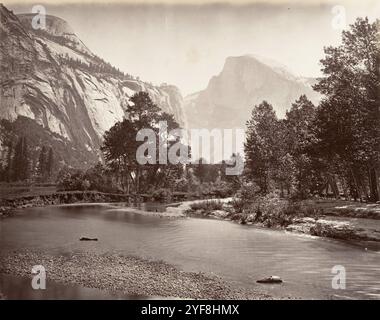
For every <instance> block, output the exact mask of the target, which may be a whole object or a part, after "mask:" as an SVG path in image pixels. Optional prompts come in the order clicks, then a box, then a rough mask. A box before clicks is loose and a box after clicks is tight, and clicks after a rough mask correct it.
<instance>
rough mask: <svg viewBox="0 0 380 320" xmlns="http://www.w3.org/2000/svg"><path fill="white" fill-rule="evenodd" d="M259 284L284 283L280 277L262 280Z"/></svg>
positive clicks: (258, 281)
mask: <svg viewBox="0 0 380 320" xmlns="http://www.w3.org/2000/svg"><path fill="white" fill-rule="evenodd" d="M256 282H257V283H282V279H281V278H280V277H278V276H270V277H268V278H264V279H260V280H257V281H256Z"/></svg>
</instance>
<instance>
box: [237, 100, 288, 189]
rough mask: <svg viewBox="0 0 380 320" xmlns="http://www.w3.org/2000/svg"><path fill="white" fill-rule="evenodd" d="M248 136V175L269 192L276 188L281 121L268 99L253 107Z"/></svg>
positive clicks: (246, 161) (246, 151) (246, 173)
mask: <svg viewBox="0 0 380 320" xmlns="http://www.w3.org/2000/svg"><path fill="white" fill-rule="evenodd" d="M246 136H247V138H246V142H245V144H244V150H245V163H246V167H245V169H246V171H245V175H246V177H247V178H248V179H251V180H252V181H253V182H254V183H256V184H257V185H258V186H259V188H260V192H261V193H264V194H265V193H267V192H269V190H270V189H272V188H273V187H274V185H273V181H274V179H275V175H276V168H277V167H278V161H279V154H280V150H281V139H280V137H281V133H280V126H279V121H278V119H277V116H276V113H275V111H274V110H273V107H272V106H271V105H270V104H269V103H268V102H266V101H263V102H262V103H261V104H259V105H258V106H256V107H255V108H254V109H253V111H252V115H251V119H250V120H249V121H248V122H247V132H246Z"/></svg>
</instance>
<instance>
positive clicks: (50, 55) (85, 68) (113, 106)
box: [0, 5, 185, 162]
mask: <svg viewBox="0 0 380 320" xmlns="http://www.w3.org/2000/svg"><path fill="white" fill-rule="evenodd" d="M32 18H33V15H29V14H26V15H18V16H16V15H14V14H13V13H12V12H11V11H9V10H8V9H7V8H5V7H4V6H3V5H0V39H1V43H0V118H4V119H8V120H14V119H16V118H17V117H18V116H25V117H28V118H30V119H33V120H34V121H35V122H37V123H38V124H40V125H41V126H43V127H44V128H47V129H49V130H50V131H52V132H53V133H56V134H58V135H59V137H60V138H61V139H64V140H67V141H69V142H70V143H71V144H72V145H73V146H74V148H76V149H78V150H83V151H84V152H86V153H88V154H89V155H90V156H89V159H88V161H89V162H94V161H97V160H98V159H99V156H100V153H99V147H100V145H101V140H102V136H103V134H104V132H105V131H106V130H108V129H109V128H110V127H111V126H112V125H113V124H114V123H115V122H117V121H119V120H122V119H123V117H124V116H125V115H126V112H127V108H128V103H129V102H128V100H129V98H130V97H131V96H132V95H133V94H134V93H135V92H138V91H147V92H148V93H149V94H150V96H151V98H152V99H153V101H154V102H155V103H156V104H157V105H158V106H159V107H160V108H161V109H163V110H164V111H166V112H168V113H171V114H173V115H174V116H175V118H176V120H177V121H178V122H179V123H180V124H181V125H182V126H184V125H185V116H184V113H183V109H182V104H183V99H182V96H181V94H180V92H179V90H178V89H177V88H176V87H174V86H168V85H162V86H153V85H151V84H148V83H145V82H143V81H140V80H138V79H135V78H133V77H132V76H130V75H124V74H122V73H121V72H120V71H118V70H117V69H115V68H113V67H112V66H111V65H110V64H108V63H106V62H105V61H103V60H102V59H101V58H99V57H97V56H95V55H94V54H93V53H92V52H91V51H90V50H89V49H88V48H87V47H86V46H85V45H84V44H83V43H82V41H81V40H80V39H79V38H78V37H77V36H76V35H75V33H74V31H73V30H72V29H71V28H70V26H69V25H68V24H67V22H65V21H64V20H62V19H60V18H57V17H53V16H47V19H46V29H45V30H34V29H32V27H31V21H32Z"/></svg>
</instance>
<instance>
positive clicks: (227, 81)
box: [185, 55, 319, 128]
mask: <svg viewBox="0 0 380 320" xmlns="http://www.w3.org/2000/svg"><path fill="white" fill-rule="evenodd" d="M312 82H313V79H305V78H298V77H296V76H294V75H293V74H292V73H291V72H289V71H287V69H286V68H285V67H284V66H281V65H279V64H277V63H275V62H273V61H267V60H264V59H263V58H260V57H256V56H251V55H247V56H241V57H229V58H227V59H226V62H225V65H224V67H223V70H222V72H221V73H220V74H219V75H218V76H215V77H213V78H211V80H210V82H209V84H208V86H207V88H206V89H205V90H203V91H201V92H198V93H195V94H193V95H190V96H188V97H186V98H185V106H186V107H185V110H186V114H187V118H188V122H189V126H190V127H193V128H197V127H198V128H203V127H205V128H245V123H246V121H247V120H248V119H249V117H250V113H251V111H252V109H253V107H254V106H255V105H257V104H259V103H261V102H262V101H263V100H266V101H268V102H269V103H271V104H272V105H273V107H274V109H275V110H276V112H277V115H278V116H279V117H284V115H285V112H286V110H287V109H289V108H290V107H291V104H292V103H293V102H294V101H295V100H296V99H298V98H299V97H300V96H301V95H302V94H306V95H307V96H308V98H309V99H310V100H312V101H313V102H315V103H316V102H317V101H318V100H319V95H318V94H317V93H316V92H314V91H313V90H312V88H311V83H312Z"/></svg>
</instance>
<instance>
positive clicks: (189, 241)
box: [0, 204, 380, 299]
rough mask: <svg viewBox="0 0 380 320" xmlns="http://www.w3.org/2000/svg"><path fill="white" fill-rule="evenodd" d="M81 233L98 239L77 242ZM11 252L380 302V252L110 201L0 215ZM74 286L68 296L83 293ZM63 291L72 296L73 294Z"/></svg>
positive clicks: (1, 235) (281, 292)
mask: <svg viewBox="0 0 380 320" xmlns="http://www.w3.org/2000/svg"><path fill="white" fill-rule="evenodd" d="M146 209H148V210H158V211H161V210H162V209H163V208H162V207H154V206H151V207H148V208H146ZM81 236H87V237H96V238H99V241H97V242H80V241H79V238H80V237H81ZM15 249H23V250H24V249H29V250H38V251H43V252H45V253H49V254H65V253H68V252H77V251H86V252H88V251H94V252H97V253H105V252H113V253H117V254H124V255H137V256H140V257H146V258H150V259H157V260H164V261H166V262H168V263H171V264H174V265H176V266H178V267H179V268H181V269H183V270H185V271H203V272H206V273H215V274H217V275H220V276H222V277H223V278H225V279H226V280H228V281H230V282H231V283H232V284H236V285H240V286H246V287H251V288H252V287H256V286H260V287H261V288H263V290H264V291H267V292H268V293H271V294H273V295H275V296H287V295H288V294H291V295H296V296H300V297H303V298H331V297H332V298H334V297H335V298H366V299H380V253H379V252H374V251H365V250H364V249H361V248H358V247H354V246H350V245H348V244H344V243H341V242H336V241H331V240H325V239H317V238H311V237H304V236H297V235H293V234H286V233H284V232H278V231H272V230H267V229H258V228H254V227H250V226H242V225H238V224H235V223H232V222H226V221H218V220H211V219H196V218H188V219H165V218H159V217H152V216H143V215H140V214H134V213H131V212H125V211H123V209H122V207H120V206H115V205H106V204H105V205H70V206H57V207H45V208H31V209H24V210H20V211H19V213H18V214H17V215H15V216H13V217H10V218H7V219H3V220H0V250H1V251H8V250H15ZM335 265H342V266H344V267H345V268H346V273H347V283H346V290H334V289H332V287H331V281H332V277H333V274H332V273H331V269H332V268H333V266H335ZM269 275H278V276H281V277H282V278H283V279H284V281H285V282H284V283H283V284H282V285H269V286H268V285H258V284H256V283H255V282H256V280H257V279H259V278H262V277H265V276H269ZM4 281H5V280H3V283H5V282H4ZM7 281H8V282H9V279H8V280H7ZM0 284H1V281H0ZM76 289H77V290H74V289H73V290H72V291H73V292H75V293H73V296H72V297H73V298H78V297H81V296H83V294H86V293H85V292H84V293H83V292H81V291H80V290H79V289H78V288H76ZM65 294H66V296H67V297H70V292H68V293H65ZM89 294H90V296H89V297H91V295H92V293H89ZM94 294H95V296H98V295H97V294H96V293H94Z"/></svg>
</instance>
